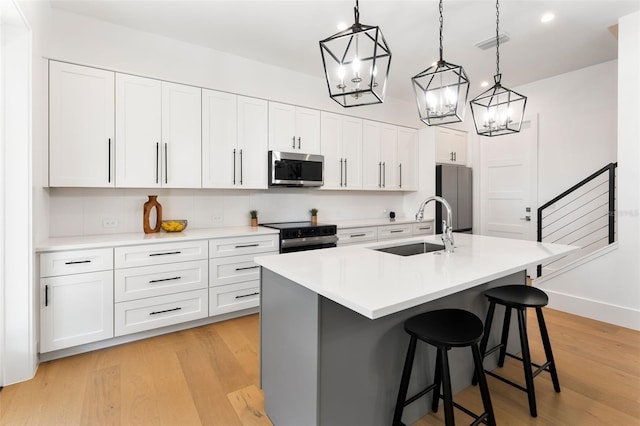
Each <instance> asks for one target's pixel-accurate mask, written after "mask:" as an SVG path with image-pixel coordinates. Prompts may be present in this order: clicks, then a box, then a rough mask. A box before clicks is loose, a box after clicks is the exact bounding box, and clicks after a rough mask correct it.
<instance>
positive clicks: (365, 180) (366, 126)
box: [362, 120, 382, 189]
mask: <svg viewBox="0 0 640 426" xmlns="http://www.w3.org/2000/svg"><path fill="white" fill-rule="evenodd" d="M365 147H366V148H365ZM362 187H363V188H364V189H382V162H381V161H380V123H376V122H375V121H368V120H364V121H363V122H362Z"/></svg>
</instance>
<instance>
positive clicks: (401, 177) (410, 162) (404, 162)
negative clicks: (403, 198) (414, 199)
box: [396, 127, 418, 191]
mask: <svg viewBox="0 0 640 426" xmlns="http://www.w3.org/2000/svg"><path fill="white" fill-rule="evenodd" d="M417 159H418V131H417V130H414V129H406V128H402V127H398V176H397V179H396V183H397V186H398V188H399V189H402V190H405V191H415V190H417V189H418V161H417Z"/></svg>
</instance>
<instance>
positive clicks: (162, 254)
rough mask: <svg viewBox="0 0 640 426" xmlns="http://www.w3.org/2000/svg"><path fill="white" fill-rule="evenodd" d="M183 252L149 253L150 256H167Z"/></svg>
mask: <svg viewBox="0 0 640 426" xmlns="http://www.w3.org/2000/svg"><path fill="white" fill-rule="evenodd" d="M180 253H182V252H181V251H168V252H166V253H149V256H167V255H169V254H180Z"/></svg>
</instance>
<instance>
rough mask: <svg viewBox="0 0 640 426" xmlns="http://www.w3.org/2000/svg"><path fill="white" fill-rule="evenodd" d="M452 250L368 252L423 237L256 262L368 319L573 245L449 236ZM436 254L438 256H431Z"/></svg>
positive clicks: (485, 279) (556, 255)
mask: <svg viewBox="0 0 640 426" xmlns="http://www.w3.org/2000/svg"><path fill="white" fill-rule="evenodd" d="M454 239H455V243H456V248H455V252H454V253H451V254H446V253H443V252H434V253H425V254H418V255H414V256H398V255H394V254H389V253H383V252H379V251H375V250H372V249H371V248H372V247H374V248H375V247H389V246H397V245H402V244H405V243H414V242H420V241H427V242H432V243H438V244H441V240H440V236H436V235H429V236H421V237H413V238H406V239H401V240H393V241H386V242H376V243H370V244H366V245H358V246H345V247H337V248H330V249H324V250H314V251H304V252H298V253H289V254H281V255H271V256H259V257H256V259H255V261H256V263H258V264H259V265H261V266H263V267H265V268H267V269H269V270H271V271H273V272H275V273H276V274H279V275H282V276H283V277H285V278H288V279H290V280H291V281H294V282H296V283H298V284H300V285H301V286H303V287H306V288H308V289H309V290H311V291H314V292H316V293H318V294H320V295H322V296H324V297H326V298H328V299H330V300H333V301H334V302H336V303H339V304H341V305H343V306H345V307H347V308H349V309H351V310H353V311H355V312H358V313H360V314H362V315H364V316H365V317H367V318H370V319H376V318H380V317H383V316H385V315H389V314H393V313H395V312H399V311H402V310H405V309H408V308H411V307H413V306H417V305H420V304H423V303H426V302H429V301H431V300H435V299H438V298H440V297H444V296H447V295H450V294H453V293H456V292H459V291H462V290H466V289H468V288H471V287H474V286H476V285H480V284H483V283H486V282H489V281H492V280H494V279H497V278H500V277H503V276H506V275H510V274H513V273H516V272H519V271H522V270H524V269H526V268H527V267H529V266H533V265H537V264H539V263H541V262H543V261H549V260H553V259H556V258H559V257H562V256H564V255H566V254H568V253H570V252H572V251H574V250H577V249H578V247H574V246H566V245H560V244H548V243H537V242H531V241H522V240H510V239H503V238H495V237H485V236H479V235H471V234H458V233H456V234H454ZM437 253H440V254H437Z"/></svg>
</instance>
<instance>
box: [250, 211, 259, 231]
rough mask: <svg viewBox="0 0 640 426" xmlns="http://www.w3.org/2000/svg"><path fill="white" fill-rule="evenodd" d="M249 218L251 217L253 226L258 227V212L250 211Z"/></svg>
mask: <svg viewBox="0 0 640 426" xmlns="http://www.w3.org/2000/svg"><path fill="white" fill-rule="evenodd" d="M249 216H251V226H253V227H257V226H258V210H249Z"/></svg>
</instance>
